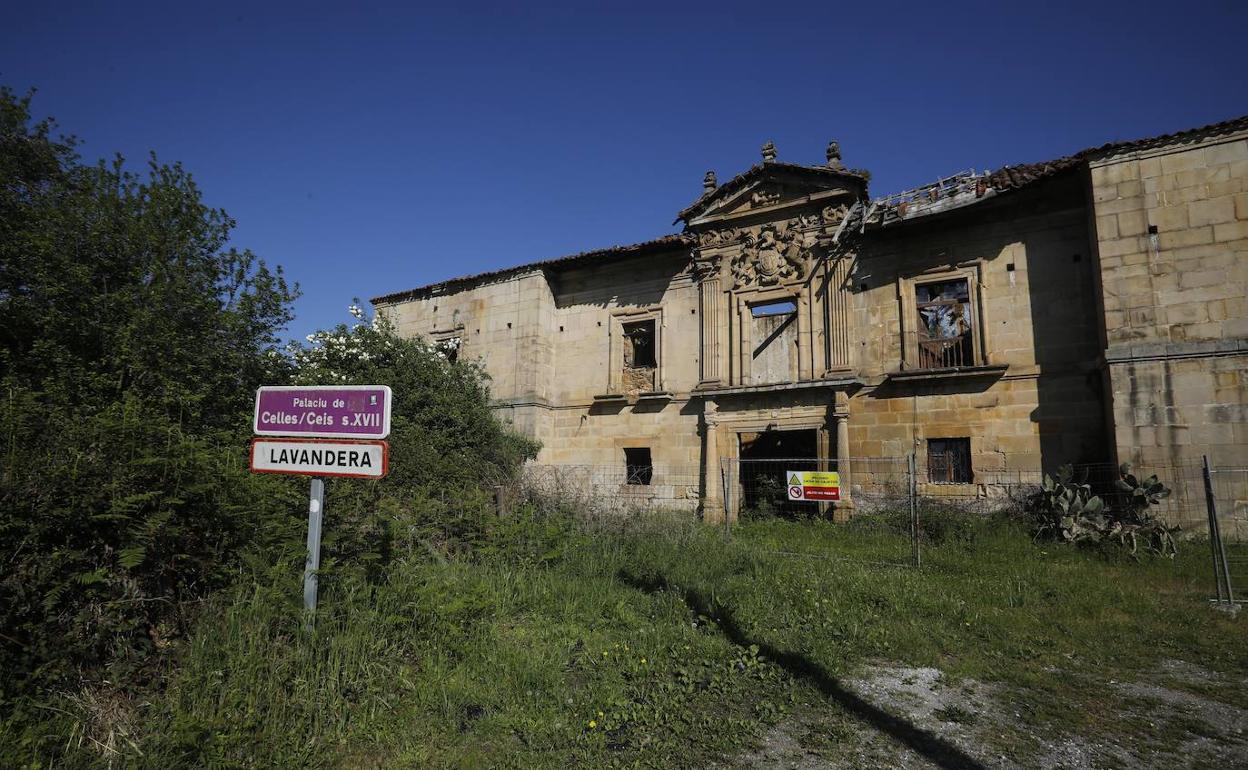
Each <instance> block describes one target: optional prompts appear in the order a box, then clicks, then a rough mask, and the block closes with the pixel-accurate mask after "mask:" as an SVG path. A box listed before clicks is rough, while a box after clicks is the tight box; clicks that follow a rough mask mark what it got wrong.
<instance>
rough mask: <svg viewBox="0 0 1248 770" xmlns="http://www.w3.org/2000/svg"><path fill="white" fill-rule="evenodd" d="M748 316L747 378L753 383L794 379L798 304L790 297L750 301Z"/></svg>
mask: <svg viewBox="0 0 1248 770" xmlns="http://www.w3.org/2000/svg"><path fill="white" fill-rule="evenodd" d="M750 316H751V318H750V322H751V324H752V326H751V329H750V333H751V335H752V336H753V343H754V351H753V355H752V356H751V358H752V361H751V364H750V370H751V378H750V379H751V380H752V381H753V383H754V384H756V385H769V384H773V383H778V382H792V381H793V380H795V379H797V305H796V304H795V303H794V302H793V301H792V300H783V301H780V302H765V303H761V304H758V305H751V306H750Z"/></svg>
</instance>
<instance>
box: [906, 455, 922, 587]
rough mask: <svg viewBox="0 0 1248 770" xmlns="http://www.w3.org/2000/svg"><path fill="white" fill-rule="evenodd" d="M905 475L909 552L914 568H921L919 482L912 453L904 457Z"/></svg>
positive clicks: (916, 462) (916, 466)
mask: <svg viewBox="0 0 1248 770" xmlns="http://www.w3.org/2000/svg"><path fill="white" fill-rule="evenodd" d="M906 475H907V476H908V477H909V478H908V479H907V480H906V481H907V484H906V486H907V489H906V492H907V495H906V496H907V497H909V498H910V550H911V556H912V558H913V559H914V566H916V567H921V566H923V555H922V553H921V552H920V551H919V505H918V496H919V480H918V460H917V458H916V456H915V453H914V452H911V453H910V455H909V456H908V457H906Z"/></svg>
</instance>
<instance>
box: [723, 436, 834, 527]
mask: <svg viewBox="0 0 1248 770" xmlns="http://www.w3.org/2000/svg"><path fill="white" fill-rule="evenodd" d="M737 441H738V452H737V457H738V458H739V460H740V462H738V463H737V467H738V468H739V470H738V479H737V483H738V485H739V488H740V490H741V498H740V500H741V504H742V506H743V508H742V510H743V511H746V512H753V513H757V514H762V515H776V514H779V515H786V516H794V515H799V514H804V513H810V511H809V510H806V509H808V508H809V507H810V505H811V504H810V503H791V502H789V499H788V495H787V487H786V485H785V480H784V473H785V471H789V470H794V471H815V470H820V469H821V463H820V461H819V430H818V429H816V428H802V429H796V430H775V429H770V430H763V431H757V432H750V431H743V432H740V433H738V434H737Z"/></svg>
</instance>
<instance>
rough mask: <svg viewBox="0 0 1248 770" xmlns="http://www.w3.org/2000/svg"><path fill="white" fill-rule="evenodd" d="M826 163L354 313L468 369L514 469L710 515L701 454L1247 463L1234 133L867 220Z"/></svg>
mask: <svg viewBox="0 0 1248 770" xmlns="http://www.w3.org/2000/svg"><path fill="white" fill-rule="evenodd" d="M826 160H827V162H826V164H824V165H820V166H805V165H795V164H791V163H786V162H782V161H780V160H778V159H777V154H776V149H775V147H774V146H773V145H772V144H771V143H770V142H769V143H767V144H766V145H765V146H764V147H763V157H762V162H761V163H759V164H758V165H755V166H753V167H752V168H750V169H748V170H747V171H745V172H743V173H741V174H738V175H737V176H735V177H733V178H732V179H730V180H728V181H727V182H725V183H723V184H719V183H718V182H717V180H716V177H715V174H714V173H713V172H708V173H707V175H706V178H705V180H704V181H703V193H702V195H701V196H700V197H698V199H697V200H695V201H693V202H692V203H691V204H690V205H689V206H688V207H687V208H685V209H684V210H683V211H681V212H680V213H679V214H678V217H677V222H679V223H681V224H683V228H682V230H681V232H679V233H676V234H673V235H669V236H665V237H663V238H659V239H657V240H653V241H649V242H646V243H639V244H635V245H630V246H619V247H613V248H609V249H602V250H597V251H588V252H584V253H581V254H575V255H572V256H567V257H562V258H559V259H551V260H547V261H543V262H537V263H533V264H528V265H523V266H520V267H513V268H507V269H502V270H496V271H493V272H489V273H484V274H480V275H474V276H467V277H464V278H458V279H454V280H450V281H445V282H442V283H437V284H433V285H430V286H424V287H421V288H418V289H412V290H409V291H403V292H399V293H395V294H388V295H386V296H382V297H377V298H375V299H374V300H373V302H374V304H375V305H376V306H377V308H378V310H379V312H381V313H383V314H385V315H386V316H387V317H389V318H390V319H392V320H393V322H394V323H395V324H396V326H397V328H398V330H399V331H400V332H401V333H403V334H406V335H422V336H424V337H426V338H428V339H430V340H431V341H433V342H434V343H435V344H438V345H440V346H442V347H444V348H445V349H446V350H448V351H450V352H451V353H452V354H453V355H458V356H459V357H471V358H474V359H479V360H481V361H482V362H483V364H484V366H485V368H486V370H487V371H488V372H489V374H490V375H491V377H492V379H493V392H494V395H495V397H496V399H497V402H496V403H497V408H498V410H499V411H500V413H501V414H502V415H503V416H504V417H505V418H506V419H508V420H510V421H511V422H512V423H514V424H515V426H516V427H517V428H519V429H520V430H522V431H524V432H525V433H527V434H529V435H532V436H534V437H536V438H538V439H539V440H540V441H541V442H542V450H541V455H540V457H539V462H541V463H547V464H556V465H596V466H612V467H619V468H620V469H622V470H623V469H627V471H628V473H629V476H630V481H632V482H634V483H636V484H641V485H649V484H661V483H664V479H665V478H668V479H669V480H670V479H674V478H675V477H677V476H680V477H681V478H682V479H684V480H686V482H687V481H688V479H690V478H692V479H693V480H692V482H688V483H691V484H692V485H693V487H694V489H693V490H692V493H691V494H690V498H691V499H694V500H695V501H700V507H701V508H702V510H703V513H704V516H705V517H706V518H708V519H711V520H714V519H717V518H719V517H722V516H723V513H724V502H723V499H722V496H723V490H724V489H726V487H721V485H720V484H719V483H716V482H717V481H718V480H719V479H720V478H721V468H722V467H726V466H725V465H721V464H722V463H723V461H724V460H725V459H727V460H730V461H731V460H734V459H739V458H747V459H748V458H766V457H786V458H811V459H812V460H813V461H816V462H821V463H822V465H821V466H820V467H830V466H833V465H835V467H837V468H838V469H839V470H840V471H841V473H842V476H843V479H842V484H843V485H844V486H845V487H846V491H847V492H848V491H849V490H850V489H852V487H853V485H854V482H853V481H852V480H853V479H854V478H855V474H856V473H859V472H861V473H866V472H868V471H869V468H870V465H869V463H866V462H856V460H857V458H898V457H904V456H906V455H908V454H909V453H911V452H914V453H916V459H917V464H918V466H919V467H920V468H921V469H922V470H923V471H924V479H925V481H926V482H928V483H937V482H940V483H944V484H948V485H952V486H955V487H956V486H958V485H971V486H975V485H983V484H984V483H985V482H986V481H988V480H990V479H992V478H994V476H999V475H1004V474H1008V473H1010V472H1013V471H1032V472H1034V471H1036V470H1040V469H1046V470H1048V469H1051V468H1054V467H1056V466H1057V465H1060V464H1062V463H1065V462H1119V461H1129V462H1133V463H1135V464H1137V465H1139V466H1142V467H1148V466H1150V465H1162V464H1172V463H1175V462H1183V461H1187V460H1190V459H1192V458H1199V456H1200V455H1201V454H1209V455H1211V456H1213V457H1215V458H1217V460H1218V461H1219V462H1222V463H1226V464H1238V465H1248V404H1246V399H1245V396H1246V394H1248V374H1246V372H1248V117H1244V118H1239V119H1236V120H1231V121H1227V122H1223V123H1218V124H1215V125H1211V126H1206V127H1203V128H1198V129H1192V130H1188V131H1182V132H1179V133H1175V134H1170V135H1166V136H1160V137H1155V138H1151V139H1145V140H1141V141H1132V142H1118V143H1114V144H1107V145H1104V146H1102V147H1097V148H1093V149H1089V150H1085V151H1083V152H1079V153H1077V154H1075V155H1071V156H1067V157H1063V158H1059V159H1057V160H1053V161H1050V162H1046V163H1037V164H1028V165H1019V166H1009V167H1005V168H1002V169H1000V170H998V171H994V172H987V173H975V172H964V173H960V174H955V175H952V176H950V177H948V178H946V179H941V180H938V181H937V182H934V183H932V184H930V185H926V186H924V187H921V188H918V189H916V190H911V191H908V192H905V193H901V194H897V195H891V196H887V197H884V198H876V199H872V198H870V197H869V196H868V192H867V182H868V175H867V174H866V173H865V172H862V171H856V170H853V169H849V168H847V167H846V166H845V165H844V164H843V163H842V161H841V155H840V149H839V147H838V146H837V145H836V143H835V142H833V143H831V144H829V146H828V149H827V155H826ZM851 458H854V459H855V460H854V461H851ZM855 464H857V465H858V466H859V471H855V470H854V466H855ZM812 467H813V466H812ZM690 469H693V471H690ZM708 480H710V482H709V483H708ZM846 497H849V498H851V500H850V501H846V504H852V495H849V494H847V495H846Z"/></svg>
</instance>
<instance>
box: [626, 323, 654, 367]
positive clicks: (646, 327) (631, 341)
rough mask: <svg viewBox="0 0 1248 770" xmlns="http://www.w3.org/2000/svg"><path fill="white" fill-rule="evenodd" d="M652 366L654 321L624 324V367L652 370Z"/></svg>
mask: <svg viewBox="0 0 1248 770" xmlns="http://www.w3.org/2000/svg"><path fill="white" fill-rule="evenodd" d="M654 365H655V359H654V321H653V320H651V321H637V322H636V323H630V324H624V366H625V367H626V368H628V369H643V368H651V369H653V368H654Z"/></svg>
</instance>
